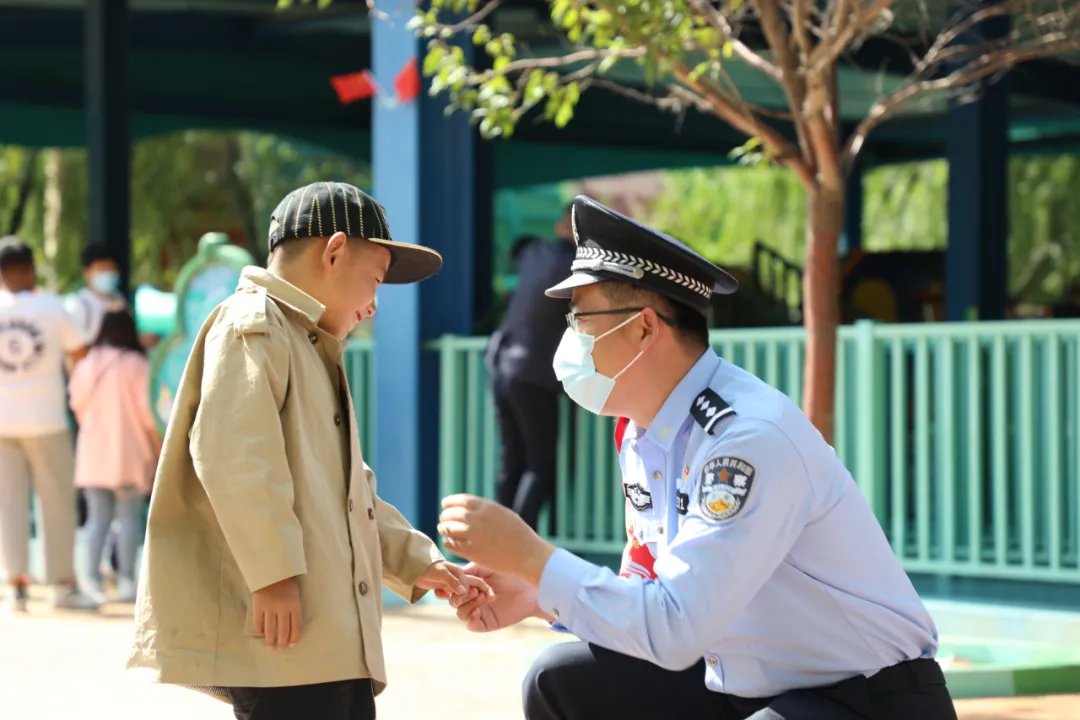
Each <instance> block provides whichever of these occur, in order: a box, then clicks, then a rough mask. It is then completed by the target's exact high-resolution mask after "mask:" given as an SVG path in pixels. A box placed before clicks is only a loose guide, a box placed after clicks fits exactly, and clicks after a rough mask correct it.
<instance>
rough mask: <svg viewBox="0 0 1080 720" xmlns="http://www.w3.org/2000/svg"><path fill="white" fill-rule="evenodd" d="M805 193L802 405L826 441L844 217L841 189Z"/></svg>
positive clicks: (830, 414)
mask: <svg viewBox="0 0 1080 720" xmlns="http://www.w3.org/2000/svg"><path fill="white" fill-rule="evenodd" d="M807 194H808V197H807V203H806V209H807V224H806V272H805V275H804V279H803V307H804V318H805V323H806V365H805V371H804V380H805V383H804V385H803V409H804V410H805V412H806V415H807V417H809V418H810V422H812V423H813V424H814V426H815V427H817V429H818V430H819V431H820V432H821V434H822V435H823V436H824V437H825V439H826V440H827V441H828V442H830V443H831V442H832V441H833V421H834V416H835V408H834V405H835V399H836V398H835V390H836V326H837V324H838V323H839V321H840V302H839V299H840V287H839V264H838V261H837V247H838V245H839V240H840V231H841V229H842V227H843V222H844V191H843V188H842V187H835V188H829V187H824V186H822V185H820V184H818V185H815V186H814V187H812V188H810V189H809V190H808V191H807Z"/></svg>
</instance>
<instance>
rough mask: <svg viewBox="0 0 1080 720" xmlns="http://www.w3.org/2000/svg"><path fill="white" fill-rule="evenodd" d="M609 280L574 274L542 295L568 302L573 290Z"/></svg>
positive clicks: (596, 276) (589, 274) (585, 273)
mask: <svg viewBox="0 0 1080 720" xmlns="http://www.w3.org/2000/svg"><path fill="white" fill-rule="evenodd" d="M610 279H611V278H607V277H603V276H601V275H594V274H592V273H587V272H576V273H574V274H573V275H571V276H570V277H568V278H566V279H565V280H563V281H562V282H561V283H559V284H558V285H552V286H551V287H549V288H548V289H547V290H545V291H544V294H545V295H547V296H548V297H549V298H556V299H557V300H569V299H570V298H571V297H573V295H574V288H579V287H585V286H586V285H595V284H596V283H602V282H605V281H607V280H610Z"/></svg>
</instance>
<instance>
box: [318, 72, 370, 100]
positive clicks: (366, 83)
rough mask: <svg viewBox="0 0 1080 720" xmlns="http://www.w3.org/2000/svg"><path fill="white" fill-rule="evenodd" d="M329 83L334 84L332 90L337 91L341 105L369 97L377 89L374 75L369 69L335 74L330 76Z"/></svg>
mask: <svg viewBox="0 0 1080 720" xmlns="http://www.w3.org/2000/svg"><path fill="white" fill-rule="evenodd" d="M330 84H331V85H333V86H334V92H336V93H337V96H338V101H339V102H340V103H341V104H342V105H348V104H349V103H354V102H357V101H358V100H364V99H365V98H369V97H371V96H372V95H374V94H375V91H376V89H377V86H376V85H375V77H374V76H373V75H372V74H371V71H369V70H362V71H360V72H354V73H347V74H345V75H335V76H334V77H332V78H330Z"/></svg>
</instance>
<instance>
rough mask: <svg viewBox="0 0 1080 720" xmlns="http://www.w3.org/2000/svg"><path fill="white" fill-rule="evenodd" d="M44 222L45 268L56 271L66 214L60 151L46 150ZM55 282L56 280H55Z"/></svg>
mask: <svg viewBox="0 0 1080 720" xmlns="http://www.w3.org/2000/svg"><path fill="white" fill-rule="evenodd" d="M44 174H45V193H44V202H43V205H44V218H43V220H44V222H43V227H42V235H43V241H44V242H43V243H42V250H43V252H44V256H45V267H48V268H50V269H51V272H55V270H56V259H57V256H58V255H59V247H60V217H62V216H63V214H64V192H63V190H62V188H63V187H64V158H63V155H62V154H60V151H59V150H56V149H53V150H45V162H44ZM54 280H55V279H54Z"/></svg>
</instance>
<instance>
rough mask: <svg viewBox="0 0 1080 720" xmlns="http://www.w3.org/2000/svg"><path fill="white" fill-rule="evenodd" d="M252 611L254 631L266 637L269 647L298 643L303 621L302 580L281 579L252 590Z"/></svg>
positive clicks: (290, 645)
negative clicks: (299, 581)
mask: <svg viewBox="0 0 1080 720" xmlns="http://www.w3.org/2000/svg"><path fill="white" fill-rule="evenodd" d="M251 614H252V616H253V617H254V620H255V632H256V633H257V634H259V635H262V636H263V637H265V638H266V647H269V648H273V647H276V648H278V649H284V648H286V647H296V643H298V642H300V630H301V625H302V623H303V620H302V615H301V608H300V584H299V583H298V582H297V581H296V578H289V579H287V580H281V581H280V582H276V583H274V584H273V585H267V586H266V587H264V588H259V589H258V590H256V591H255V592H254V593H252V594H251Z"/></svg>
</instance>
